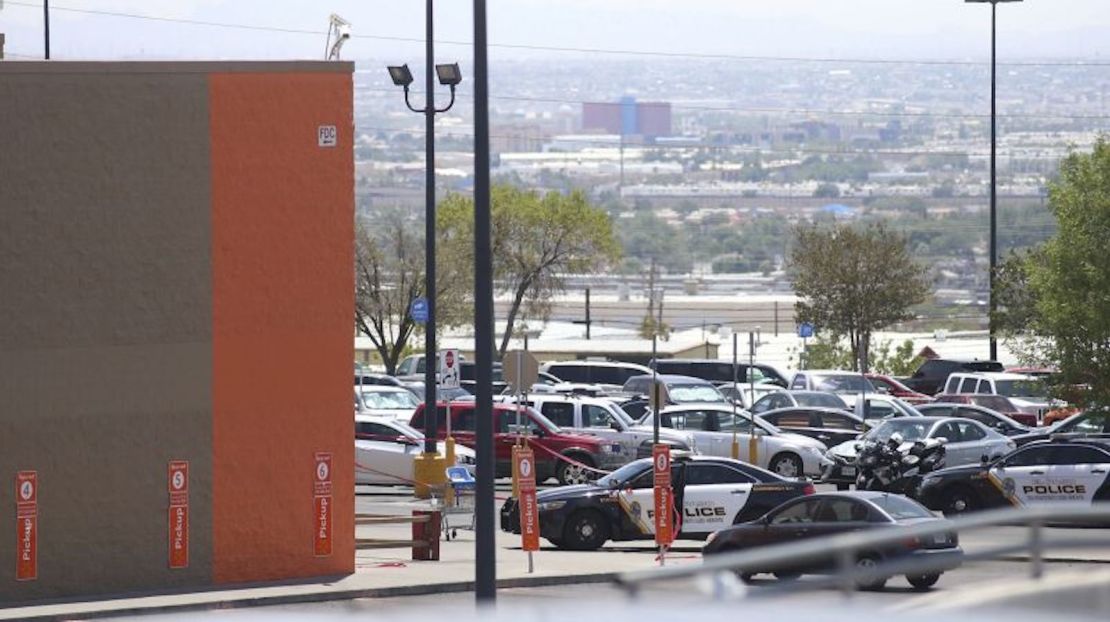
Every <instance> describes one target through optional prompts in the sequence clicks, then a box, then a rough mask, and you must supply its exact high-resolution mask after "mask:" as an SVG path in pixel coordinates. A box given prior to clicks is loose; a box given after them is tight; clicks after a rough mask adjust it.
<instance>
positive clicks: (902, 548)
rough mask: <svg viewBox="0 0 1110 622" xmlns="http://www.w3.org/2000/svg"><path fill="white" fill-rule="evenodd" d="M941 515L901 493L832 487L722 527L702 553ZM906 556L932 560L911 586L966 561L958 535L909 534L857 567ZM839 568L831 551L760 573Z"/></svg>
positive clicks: (880, 582)
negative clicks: (757, 515) (921, 537)
mask: <svg viewBox="0 0 1110 622" xmlns="http://www.w3.org/2000/svg"><path fill="white" fill-rule="evenodd" d="M942 520H944V519H941V518H937V517H936V516H934V515H933V513H932V512H930V511H929V510H927V509H925V507H924V506H922V505H921V504H920V503H918V502H916V501H914V500H912V499H908V498H906V497H903V496H901V495H894V494H890V493H885V492H872V491H856V492H835V493H834V492H830V493H824V494H818V495H810V496H807V497H801V498H798V499H793V500H790V501H787V502H785V503H783V504H782V505H780V506H778V507H777V508H775V509H773V510H771V511H770V512H768V513H767V514H766V515H764V516H763V517H762V518H759V519H757V520H754V521H752V522H749V523H744V524H741V525H737V526H735V527H731V528H728V529H722V530H720V531H718V532H716V533H714V534H713V535H711V536H710V537H709V541H708V542H707V543H706V545H705V548H704V549H703V550H702V553H703V554H704V555H706V556H709V555H718V554H721V553H729V552H733V551H741V550H745V549H750V548H754V547H759V546H767V545H772V544H782V543H785V542H793V541H795V540H803V539H808V538H820V537H822V536H831V535H834V534H839V533H846V532H851V531H862V530H869V529H889V528H892V527H898V526H904V525H916V524H920V523H924V522H930V521H942ZM907 558H912V559H928V560H929V561H930V566H931V570H930V571H929V572H928V573H926V574H915V575H907V576H906V580H908V581H909V583H910V585H912V586H913V587H915V588H917V589H920V590H924V589H928V588H930V587H932V586H933V585H935V584H936V582H937V581H938V580H939V579H940V575H941V573H943V572H944V571H946V570H951V569H954V568H956V567H958V566H959V565H960V564H961V562H962V561H963V551H962V549H960V546H959V538H958V537H957V535H956V534H955V533H947V534H942V535H938V536H932V537H930V538H928V539H919V538H913V539H907V540H906V541H904V542H900V543H898V544H886V545H883V546H881V547H878V548H876V549H875V550H870V551H863V552H861V553H859V554H857V556H856V566H857V568H859V569H866V568H872V567H875V566H877V565H879V564H880V563H882V562H885V561H889V560H895V559H897V560H903V559H907ZM835 567H836V563H835V560H834V559H833V558H832V557H831V556H829V557H817V558H815V559H812V560H810V561H809V562H807V563H805V564H802V565H799V564H797V563H795V564H790V565H787V566H780V567H777V568H767V569H765V570H761V572H772V573H774V575H775V576H776V577H778V578H780V579H792V578H795V577H797V576H799V575H801V574H804V573H823V572H828V571H830V570H832V569H835ZM754 574H758V573H756V572H749V573H745V576H744V578H745V579H747V578H750V577H751V575H754ZM886 582H887V578H885V577H881V578H878V579H875V580H872V581H870V582H868V583H864V584H862V585H860V587H861V588H862V589H869V590H878V589H882V587H883V586H884V585H886Z"/></svg>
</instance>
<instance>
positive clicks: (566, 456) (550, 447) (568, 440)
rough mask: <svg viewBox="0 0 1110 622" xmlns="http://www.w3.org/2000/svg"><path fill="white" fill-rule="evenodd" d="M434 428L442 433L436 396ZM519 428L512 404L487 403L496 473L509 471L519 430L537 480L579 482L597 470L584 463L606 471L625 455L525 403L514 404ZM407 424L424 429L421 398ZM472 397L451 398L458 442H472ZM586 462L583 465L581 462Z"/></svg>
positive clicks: (443, 424)
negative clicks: (563, 427) (564, 427)
mask: <svg viewBox="0 0 1110 622" xmlns="http://www.w3.org/2000/svg"><path fill="white" fill-rule="evenodd" d="M437 410H438V417H437V420H438V421H437V425H436V430H437V431H438V434H437V437H438V438H439V439H441V440H442V439H445V438H447V416H446V414H447V405H446V404H445V403H443V402H440V403H439V404H438V406H437ZM519 416H520V428H517V423H516V422H517V409H516V407H515V406H511V405H507V404H494V405H493V443H494V453H495V455H496V457H497V477H509V476H510V475H511V474H512V451H513V445H514V444H516V440H517V437H518V436H519V435H520V434H524V435H525V438H526V439H527V441H528V445H529V446H530V447H531V448H532V451H533V452H534V453H535V455H536V481H537V482H542V481H544V480H546V479H548V478H550V477H555V478H556V479H558V480H559V483H560V484H563V485H566V484H583V483H586V482H589V481H592V480H594V479H597V477H598V476H599V475H600V474H599V473H597V472H596V471H591V470H590V469H600V470H603V471H609V470H612V469H616V468H618V467H620V466H622V465H623V464H624V463H625V462H626V461H625V460H624V459H623V458H622V457H621V453H620V450H619V446H618V447H616V448H614V446H613V445H612V444H611V443H606V442H604V441H602V440H601V439H599V438H597V437H596V436H587V435H584V434H571V433H568V432H564V431H563V430H561V429H559V426H557V425H555V424H554V423H552V422H551V420H550V419H548V418H547V417H544V416H543V415H541V414H540V413H538V412H536V411H535V410H533V409H531V408H522V409H521V410H520V414H519ZM409 425H411V426H412V427H414V428H416V429H417V430H421V431H423V430H424V404H421V405H420V406H418V407H417V408H416V412H414V413H413V415H412V421H410V422H409ZM474 430H475V405H474V402H452V403H451V436H453V437H455V440H456V441H457V442H459V443H460V444H462V445H466V446H467V447H471V448H473V447H474V446H475V445H476V444H477V440H476V439H475V436H474ZM584 467H589V468H584Z"/></svg>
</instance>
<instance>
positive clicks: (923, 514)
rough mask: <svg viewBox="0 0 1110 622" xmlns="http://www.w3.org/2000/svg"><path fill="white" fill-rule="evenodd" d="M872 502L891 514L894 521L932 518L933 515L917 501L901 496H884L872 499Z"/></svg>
mask: <svg viewBox="0 0 1110 622" xmlns="http://www.w3.org/2000/svg"><path fill="white" fill-rule="evenodd" d="M871 502H872V503H874V504H875V505H877V506H879V507H880V508H882V510H883V511H884V512H886V513H887V514H890V517H891V518H893V519H894V520H903V519H907V518H932V516H933V514H932V513H931V512H930V511H929V510H926V509H925V508H924V507H922V506H921V504H919V503H917V502H916V501H911V500H910V499H907V498H905V497H903V496H901V495H882V496H880V497H875V498H873V499H871Z"/></svg>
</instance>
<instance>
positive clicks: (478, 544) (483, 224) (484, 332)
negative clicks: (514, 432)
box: [474, 0, 497, 605]
mask: <svg viewBox="0 0 1110 622" xmlns="http://www.w3.org/2000/svg"><path fill="white" fill-rule="evenodd" d="M487 51H488V45H487V36H486V0H474V354H475V357H474V358H475V359H476V361H475V362H476V367H477V369H476V370H475V371H476V380H477V382H476V384H475V387H474V388H475V391H474V397H475V401H476V403H475V405H474V411H475V415H476V418H477V421H476V422H475V424H476V425H475V432H476V434H475V436H476V439H475V447H476V451H475V461H476V462H477V463H478V482H477V486H476V490H475V496H474V497H475V498H474V503H475V508H474V531H475V533H474V596H475V599H476V600H477V601H478V603H479V604H480V605H492V604H494V602H495V601H496V599H497V549H496V547H495V546H494V538H495V532H494V522H493V519H494V507H493V504H494V499H493V478H494V475H495V472H494V467H495V465H494V451H493V339H494V336H493V276H492V275H493V250H492V247H491V241H490V179H489V69H488V62H487Z"/></svg>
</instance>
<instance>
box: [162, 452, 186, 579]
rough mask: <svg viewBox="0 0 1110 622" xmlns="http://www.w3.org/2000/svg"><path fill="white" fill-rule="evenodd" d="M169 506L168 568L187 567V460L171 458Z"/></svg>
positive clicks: (168, 484) (167, 483)
mask: <svg viewBox="0 0 1110 622" xmlns="http://www.w3.org/2000/svg"><path fill="white" fill-rule="evenodd" d="M166 480H167V481H166V489H167V491H168V492H169V497H170V506H169V510H168V511H167V513H168V514H167V515H168V518H167V530H168V533H167V538H168V543H169V564H170V568H188V567H189V461H188V460H171V461H170V465H169V474H168V477H167V478H166Z"/></svg>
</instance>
